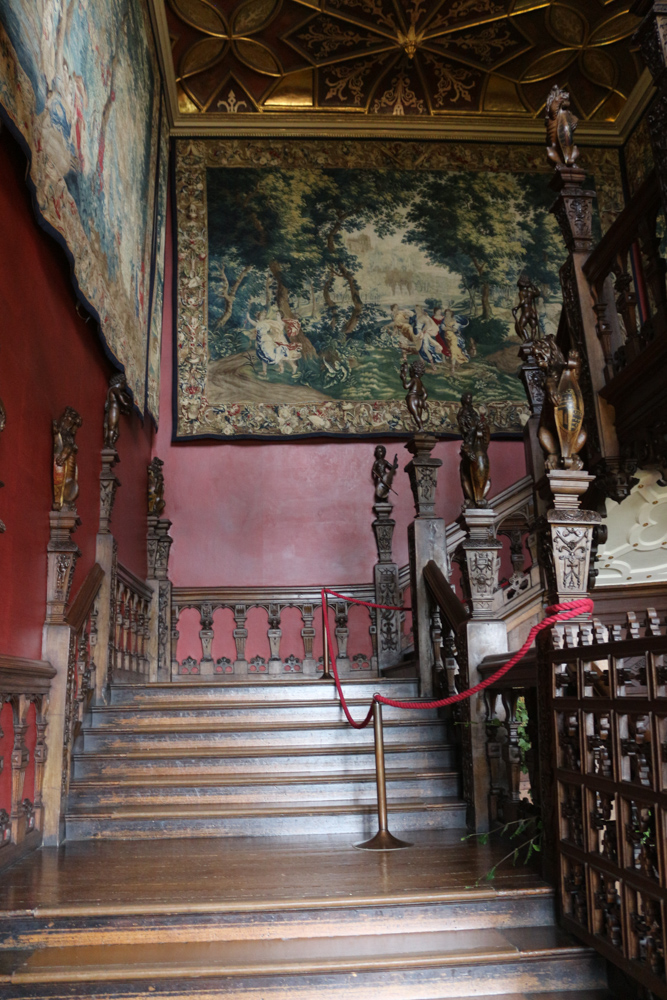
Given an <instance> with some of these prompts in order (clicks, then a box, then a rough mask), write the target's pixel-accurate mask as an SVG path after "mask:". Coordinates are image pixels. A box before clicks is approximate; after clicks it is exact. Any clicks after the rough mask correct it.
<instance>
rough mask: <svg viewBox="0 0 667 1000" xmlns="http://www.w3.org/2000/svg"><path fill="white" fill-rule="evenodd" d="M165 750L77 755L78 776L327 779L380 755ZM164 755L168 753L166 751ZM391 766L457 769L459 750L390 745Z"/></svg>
mask: <svg viewBox="0 0 667 1000" xmlns="http://www.w3.org/2000/svg"><path fill="white" fill-rule="evenodd" d="M160 753H161V751H160V750H155V751H153V752H149V751H146V752H144V753H141V754H137V755H135V756H133V755H131V754H125V755H123V756H121V755H120V754H114V753H109V752H106V753H98V754H83V753H75V754H74V755H73V761H74V777H75V778H86V777H98V776H106V777H109V778H110V779H111V780H113V779H114V777H117V776H125V777H128V778H129V777H141V778H146V777H148V776H149V775H153V776H155V777H168V776H173V775H180V774H187V775H188V776H189V777H190V776H192V775H194V774H197V773H199V774H207V775H213V774H216V775H220V776H222V775H225V774H234V775H238V774H255V775H260V774H264V775H266V774H290V773H294V772H302V771H307V772H308V773H309V774H321V775H323V776H326V775H327V774H329V773H331V772H337V771H343V770H347V771H348V772H349V773H351V774H353V773H354V772H355V771H359V770H361V771H367V770H369V768H372V767H373V766H374V760H375V756H374V751H373V746H372V744H368V745H367V746H366V747H353V748H348V752H347V753H346V752H345V748H344V747H340V748H333V749H332V748H326V747H321V748H318V749H313V748H312V747H300V748H293V747H283V748H281V749H280V751H279V752H275V751H273V752H267V753H266V754H261V755H258V754H257V753H256V751H250V752H248V751H244V750H239V749H238V748H235V749H234V750H233V751H232V750H227V751H225V750H220V751H218V752H213V753H211V752H210V751H208V750H206V749H203V750H202V752H201V753H197V754H192V753H188V752H183V751H179V752H177V753H175V754H174V755H173V756H172V755H169V754H167V755H163V756H160ZM162 753H163V754H164V751H162ZM385 754H386V761H387V767H388V768H401V769H402V770H405V769H409V768H419V769H420V770H424V769H425V768H429V767H438V768H447V769H450V768H453V767H455V766H456V757H457V754H456V748H455V747H453V746H451V745H447V744H439V745H437V746H431V747H425V748H421V747H411V748H407V747H406V746H405V745H397V746H395V747H394V746H389V747H385Z"/></svg>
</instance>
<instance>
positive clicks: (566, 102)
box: [544, 84, 579, 167]
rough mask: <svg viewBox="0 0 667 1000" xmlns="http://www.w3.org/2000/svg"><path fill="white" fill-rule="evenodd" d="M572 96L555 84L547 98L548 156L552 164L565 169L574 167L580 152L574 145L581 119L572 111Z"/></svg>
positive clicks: (545, 117)
mask: <svg viewBox="0 0 667 1000" xmlns="http://www.w3.org/2000/svg"><path fill="white" fill-rule="evenodd" d="M569 108H570V95H569V94H568V93H567V91H566V90H561V89H560V87H559V86H558V84H554V86H553V87H552V90H551V93H550V94H549V96H548V97H547V105H546V115H545V116H544V119H545V122H546V126H547V142H548V144H549V145H548V146H547V156H548V157H549V159H550V160H551V162H552V163H554V164H556V165H557V166H558V165H559V164H560V165H562V166H565V167H573V166H574V165H575V163H576V162H577V157H578V156H579V150H578V149H577V147H576V146H575V144H574V132H575V129H576V127H577V125H578V124H579V119H578V118H577V117H576V115H574V114H573V113H572V112H571V111H570V110H569Z"/></svg>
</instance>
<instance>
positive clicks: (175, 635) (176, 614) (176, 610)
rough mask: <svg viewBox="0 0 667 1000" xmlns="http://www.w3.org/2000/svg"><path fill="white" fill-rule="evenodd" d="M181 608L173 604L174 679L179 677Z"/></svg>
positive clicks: (172, 646)
mask: <svg viewBox="0 0 667 1000" xmlns="http://www.w3.org/2000/svg"><path fill="white" fill-rule="evenodd" d="M180 614H181V608H179V606H178V604H176V603H175V602H174V603H172V606H171V676H172V679H173V680H176V679H178V667H179V663H178V640H179V638H180V635H181V633H180V632H179V631H178V619H179V617H180Z"/></svg>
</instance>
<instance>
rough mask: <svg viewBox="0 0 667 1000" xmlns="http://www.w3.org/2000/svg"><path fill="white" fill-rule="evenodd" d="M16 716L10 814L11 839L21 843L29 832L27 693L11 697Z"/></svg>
mask: <svg viewBox="0 0 667 1000" xmlns="http://www.w3.org/2000/svg"><path fill="white" fill-rule="evenodd" d="M10 703H11V706H12V714H13V717H14V746H13V749H12V754H11V764H12V811H11V815H10V823H11V839H12V840H13V842H14V843H15V844H20V843H21V841H22V840H23V838H24V837H25V835H26V832H27V829H26V828H27V818H26V812H25V809H24V807H23V784H24V781H25V772H26V769H27V767H28V760H29V754H28V748H27V746H26V745H25V734H26V732H27V730H28V722H27V717H28V709H29V707H30V700H29V699H28V697H27V696H26V695H23V694H19V695H16V696H15V697H13V698H11V699H10Z"/></svg>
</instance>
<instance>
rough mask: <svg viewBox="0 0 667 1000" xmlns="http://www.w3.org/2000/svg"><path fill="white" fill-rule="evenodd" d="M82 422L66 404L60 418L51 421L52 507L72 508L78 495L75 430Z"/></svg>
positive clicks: (57, 508) (59, 508)
mask: <svg viewBox="0 0 667 1000" xmlns="http://www.w3.org/2000/svg"><path fill="white" fill-rule="evenodd" d="M82 423H83V421H82V419H81V417H80V416H79V414H78V413H77V412H76V410H74V409H72V407H71V406H68V407H67V408H66V409H65V411H64V413H63V415H62V416H61V418H60V420H54V421H53V426H52V429H53V509H54V510H72V509H73V508H74V504H75V502H76V498H77V497H78V495H79V471H78V468H77V462H76V453H77V451H78V445H77V444H76V441H75V437H76V432H77V431H78V429H79V427H81V424H82Z"/></svg>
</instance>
